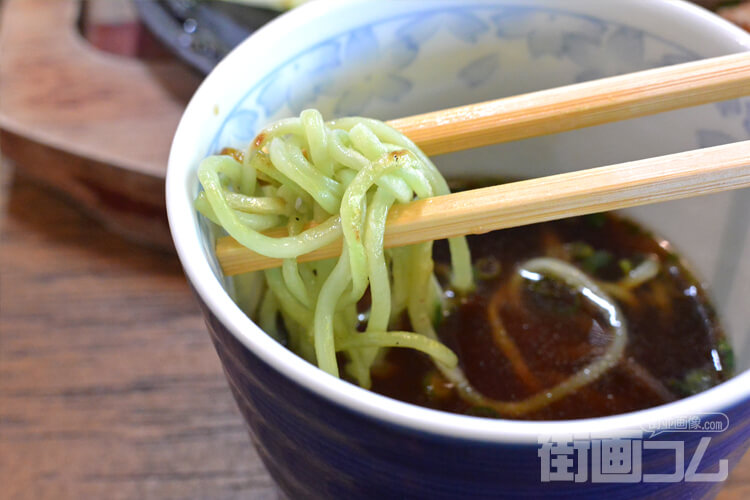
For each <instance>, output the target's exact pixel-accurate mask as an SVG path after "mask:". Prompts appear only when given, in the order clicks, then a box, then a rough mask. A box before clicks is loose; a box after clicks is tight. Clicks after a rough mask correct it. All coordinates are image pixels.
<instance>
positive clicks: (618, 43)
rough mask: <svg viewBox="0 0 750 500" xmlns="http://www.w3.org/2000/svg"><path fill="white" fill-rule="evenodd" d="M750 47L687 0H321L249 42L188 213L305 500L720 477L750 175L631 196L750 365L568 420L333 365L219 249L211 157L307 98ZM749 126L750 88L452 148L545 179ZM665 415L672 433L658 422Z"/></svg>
mask: <svg viewBox="0 0 750 500" xmlns="http://www.w3.org/2000/svg"><path fill="white" fill-rule="evenodd" d="M749 47H750V35H748V34H746V33H745V32H743V31H741V30H739V29H738V28H735V27H733V26H732V25H730V24H728V23H727V22H725V21H723V20H721V19H719V18H717V17H715V16H714V15H712V14H710V13H709V12H707V11H704V10H702V9H700V8H698V7H695V6H693V5H691V4H688V3H685V2H682V1H666V0H663V1H659V0H609V1H607V2H602V1H599V0H588V1H587V0H564V1H563V0H557V1H555V0H497V1H477V0H474V1H463V0H461V1H459V0H443V1H437V0H435V1H429V0H414V1H409V2H404V1H401V2H395V1H392V2H386V1H364V0H353V1H343V0H340V1H327V0H321V1H316V2H313V3H311V4H308V5H306V6H303V7H301V8H299V9H296V10H294V11H292V12H290V13H288V14H286V15H284V16H281V17H280V18H279V19H278V20H275V21H273V22H272V23H271V24H269V25H268V26H267V27H265V28H263V29H261V30H260V31H258V32H257V33H256V34H254V35H253V36H252V37H251V38H250V39H248V40H247V41H246V42H244V43H243V44H242V45H241V46H240V47H238V48H237V49H236V50H235V51H234V52H232V53H231V54H230V55H229V56H228V57H227V58H226V59H225V60H224V61H223V62H222V63H221V64H220V65H219V66H218V67H217V68H216V69H215V70H214V72H213V73H211V75H210V76H209V77H208V79H207V80H206V81H205V82H204V83H203V85H202V86H201V88H200V89H199V90H198V92H197V93H196V94H195V96H194V97H193V99H192V101H191V102H190V105H189V106H188V108H187V110H186V111H185V115H184V116H183V118H182V121H181V122H180V125H179V128H178V130H177V133H176V135H175V139H174V143H173V146H172V151H171V155H170V158H169V170H168V176H167V202H168V210H169V220H170V226H171V230H172V234H173V237H174V241H175V245H176V247H177V250H178V252H179V256H180V259H181V261H182V265H183V267H184V269H185V272H186V274H187V277H188V279H189V281H190V283H191V284H192V286H193V287H194V289H195V291H196V294H197V296H198V298H199V300H200V302H201V305H202V307H203V311H204V313H205V317H206V322H207V324H208V327H209V330H210V332H211V338H212V340H213V342H214V344H215V346H216V350H217V352H218V354H219V357H220V358H221V361H222V363H223V366H224V370H225V372H226V376H227V379H228V381H229V384H230V387H231V389H232V392H233V393H234V396H235V398H236V399H237V402H238V405H239V407H240V409H241V411H242V414H243V415H244V417H245V419H246V420H247V423H248V424H249V428H250V433H251V436H252V438H253V441H254V443H255V445H256V446H257V448H258V451H259V453H260V455H261V457H262V458H263V460H264V462H265V464H266V466H267V467H268V469H269V471H270V472H271V474H272V475H273V477H274V479H275V480H276V481H277V482H278V484H279V485H280V487H281V488H282V490H284V491H285V492H286V493H287V494H288V496H289V497H290V498H294V499H297V498H392V497H397V498H400V497H403V498H430V499H439V498H503V497H508V498H512V497H518V496H524V495H527V496H533V497H541V496H545V495H546V496H557V497H559V496H567V495H575V496H577V497H581V498H583V497H586V498H601V497H602V496H603V495H607V496H608V497H609V498H615V497H617V498H635V497H645V496H651V495H657V494H658V495H666V496H669V497H670V498H686V497H688V496H691V497H703V496H711V495H713V494H715V493H716V492H717V491H718V488H719V487H720V485H721V483H720V482H717V480H720V479H721V478H722V477H724V476H725V473H726V472H727V471H728V470H730V469H731V468H732V466H734V465H735V464H736V463H737V461H738V460H739V459H740V457H741V456H742V454H743V453H744V452H745V450H746V448H747V447H748V443H749V439H750V427H748V422H749V420H748V418H750V403H749V402H748V399H749V398H750V374H749V373H747V372H743V370H745V369H746V368H747V367H748V366H749V365H750V329H748V324H750V308H749V307H748V297H749V296H750V236H748V222H747V216H748V213H750V192H748V191H747V190H745V191H738V192H734V193H727V194H721V195H714V196H709V197H704V198H697V199H690V200H684V201H679V202H672V203H666V204H661V205H657V206H648V207H642V208H638V209H635V210H631V211H630V212H631V213H632V215H633V216H634V217H635V218H637V219H638V220H640V221H642V222H643V223H645V224H646V225H647V226H650V227H652V228H654V229H656V230H657V232H658V233H660V234H662V235H664V236H665V237H666V238H667V239H669V240H671V241H672V242H674V243H675V244H676V246H677V248H678V249H680V251H681V253H682V254H683V255H684V256H685V257H687V259H688V260H689V261H691V262H692V263H693V264H694V266H695V268H696V270H697V272H698V275H699V276H701V278H702V279H703V280H704V281H705V282H706V283H707V285H708V286H709V287H710V289H711V290H712V293H713V296H714V299H715V302H716V305H717V306H718V309H719V313H720V314H721V316H722V318H723V321H724V326H725V327H726V329H727V331H728V333H729V336H730V338H731V341H732V343H733V345H734V348H735V354H736V359H737V365H738V368H737V369H738V373H739V374H738V375H737V376H736V377H734V378H733V379H732V380H730V381H728V382H726V383H724V384H722V385H720V386H718V387H715V388H713V389H711V390H708V391H706V392H704V393H701V394H699V395H696V396H693V397H690V398H687V399H684V400H681V401H678V402H675V403H671V404H668V405H664V406H660V407H657V408H653V409H650V410H646V411H639V412H634V413H629V414H624V415H619V416H613V417H607V418H597V419H587V420H576V421H562V422H519V421H509V420H490V419H482V418H477V417H468V416H459V415H452V414H447V413H442V412H438V411H433V410H428V409H424V408H420V407H416V406H412V405H409V404H405V403H402V402H398V401H394V400H391V399H388V398H385V397H383V396H380V395H377V394H374V393H371V392H368V391H366V390H363V389H360V388H359V387H356V386H354V385H352V384H349V383H347V382H344V381H342V380H339V379H336V378H334V377H331V376H329V375H327V374H325V373H323V372H321V371H320V370H318V369H317V368H316V367H314V366H312V365H310V364H308V363H306V362H305V361H303V360H302V359H300V358H298V357H297V356H295V355H294V354H293V353H291V352H289V351H288V350H286V349H285V348H284V347H282V346H281V345H279V344H278V343H276V342H275V341H274V340H273V339H271V338H270V337H269V336H268V335H266V334H265V333H264V332H263V331H262V330H261V329H260V328H259V327H258V326H257V325H256V324H255V323H253V321H252V320H251V319H249V318H248V317H247V316H246V315H245V314H244V313H243V312H242V311H241V309H240V308H239V307H238V306H237V305H236V304H235V302H234V301H233V300H232V296H233V289H232V283H231V280H228V279H226V278H224V277H223V276H222V274H221V272H220V271H219V267H218V265H217V262H216V258H215V255H214V250H213V248H214V241H215V238H216V235H217V233H216V229H215V228H214V227H212V226H211V225H210V224H207V223H206V222H205V221H204V220H202V219H201V218H200V217H199V216H198V215H197V213H196V212H195V210H194V209H193V207H192V200H193V199H194V197H195V195H196V193H197V192H198V189H199V186H198V181H197V179H196V175H195V173H196V168H197V166H198V163H199V162H200V160H201V159H202V158H204V157H205V156H207V155H209V154H212V153H215V152H217V151H218V150H219V149H220V148H222V147H224V146H245V145H246V144H247V143H248V142H249V141H250V140H251V139H252V138H253V136H254V135H255V134H256V133H257V132H258V131H259V130H260V128H261V127H262V126H263V125H264V124H266V123H268V122H270V121H273V120H276V119H278V118H281V117H286V116H291V115H296V114H298V113H299V111H300V110H302V109H304V108H307V107H315V108H318V109H320V110H321V111H322V112H323V114H324V116H325V117H326V118H333V117H336V116H340V115H351V114H357V115H365V116H371V117H377V118H382V119H389V118H396V117H401V116H406V115H410V114H414V113H420V112H425V111H430V110H435V109H441V108H445V107H449V106H455V105H460V104H468V103H472V102H477V101H482V100H486V99H492V98H498V97H503V96H509V95H513V94H519V93H523V92H529V91H534V90H539V89H544V88H549V87H554V86H559V85H564V84H570V83H574V82H580V81H584V80H589V79H593V78H600V77H604V76H609V75H615V74H620V73H626V72H631V71H635V70H640V69H646V68H652V67H657V66H663V65H668V64H675V63H679V62H684V61H690V60H693V59H699V58H704V57H709V56H716V55H721V54H726V53H731V52H737V51H742V50H747V49H748V48H749ZM748 137H750V100H739V101H733V102H727V103H722V104H716V105H706V106H702V107H699V108H693V109H688V110H681V111H676V112H671V113H667V114H662V115H658V116H654V117H649V118H642V119H637V120H630V121H627V122H622V123H617V124H611V125H606V126H600V127H595V128H591V129H586V130H581V131H576V132H569V133H565V134H559V135H555V136H549V137H543V138H537V139H530V140H525V141H520V142H516V143H511V144H504V145H500V146H494V147H488V148H483V149H478V150H472V151H466V152H463V153H458V154H453V155H447V156H442V157H438V158H436V163H437V164H438V166H439V167H440V168H441V170H443V171H444V172H445V173H446V174H448V175H451V174H460V175H464V176H465V175H477V176H486V175H487V174H493V175H502V176H505V177H511V178H512V177H515V178H518V177H535V176H541V175H547V174H552V173H558V172H564V171H570V170H576V169H582V168H587V167H594V166H600V165H606V164H611V163H616V162H622V161H627V160H635V159H640V158H645V157H650V156H656V155H661V154H667V153H672V152H678V151H683V150H688V149H693V148H698V147H706V146H712V145H717V144H721V143H726V142H732V141H737V140H744V139H747V138H748ZM716 412H720V413H721V414H723V415H718V414H716ZM696 418H697V420H696ZM706 422H708V423H709V424H706ZM711 422H714V423H713V424H712V423H711ZM716 422H720V423H719V424H717V423H716ZM727 423H728V426H727ZM709 427H711V428H709ZM654 429H659V430H661V431H663V432H660V433H656V434H654V433H653V432H646V431H648V430H654ZM709 431H711V432H709ZM652 434H653V435H652ZM706 438H710V439H708V440H707V439H706ZM566 442H567V446H566ZM628 453H629V455H628ZM638 455H640V457H641V460H640V464H639V463H638V460H637V457H638ZM696 457H697V459H696ZM680 458H683V461H682V462H680ZM568 460H569V461H568ZM707 473H713V475H709V476H701V475H700V474H707ZM658 474H661V476H659V475H658ZM670 474H671V475H670ZM696 474H697V475H696Z"/></svg>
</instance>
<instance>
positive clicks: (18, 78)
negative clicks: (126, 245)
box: [0, 0, 201, 248]
mask: <svg viewBox="0 0 750 500" xmlns="http://www.w3.org/2000/svg"><path fill="white" fill-rule="evenodd" d="M82 6H83V5H82V2H81V0H54V1H49V0H5V2H3V4H2V12H1V15H2V18H0V47H2V50H0V148H1V149H2V152H3V154H4V155H5V156H6V157H8V158H10V159H11V160H13V161H14V162H15V163H16V164H17V166H18V167H19V169H20V170H21V171H23V172H24V173H26V174H28V175H30V176H32V177H33V178H35V179H38V180H39V181H42V182H44V183H46V184H48V185H50V186H52V187H54V188H55V189H57V190H59V191H62V192H64V193H66V194H67V195H69V196H70V197H72V198H73V199H74V200H75V201H76V202H78V203H80V204H81V205H82V206H83V207H85V208H86V209H87V210H88V211H89V212H90V213H92V214H93V215H94V216H96V217H97V218H98V219H100V220H101V221H103V222H104V223H105V224H106V225H107V226H109V227H111V228H112V229H114V230H116V231H117V232H120V233H122V234H124V235H126V236H128V237H130V238H132V239H135V240H138V241H141V242H144V243H149V244H153V245H157V246H160V247H164V248H171V246H172V243H171V238H170V236H169V231H168V228H167V222H166V212H165V205H164V176H165V171H166V165H167V156H168V151H169V146H170V143H171V139H172V135H173V133H174V130H175V128H176V126H177V122H178V120H179V118H180V115H181V113H182V110H183V108H184V106H185V103H186V102H187V101H188V99H189V98H190V96H191V95H192V93H193V91H194V90H195V89H196V88H197V86H198V84H199V83H200V80H201V77H200V76H198V75H197V74H195V73H193V72H192V71H191V70H189V69H187V68H186V67H184V65H182V64H181V63H179V62H177V61H175V60H173V59H164V58H156V59H151V60H139V59H136V58H129V57H125V56H120V55H115V54H111V53H106V52H102V51H99V50H97V49H95V48H94V47H92V46H91V45H90V44H89V43H88V41H87V40H85V39H84V37H83V36H82V35H81V33H80V31H79V20H80V19H81V9H82Z"/></svg>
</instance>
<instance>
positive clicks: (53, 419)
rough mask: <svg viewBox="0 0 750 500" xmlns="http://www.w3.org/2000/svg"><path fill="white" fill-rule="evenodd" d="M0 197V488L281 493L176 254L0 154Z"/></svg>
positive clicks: (15, 491)
mask: <svg viewBox="0 0 750 500" xmlns="http://www.w3.org/2000/svg"><path fill="white" fill-rule="evenodd" d="M0 207H2V208H1V209H0V210H1V212H0V214H1V217H2V222H0V224H1V226H0V227H1V231H2V235H1V236H0V498H1V499H3V500H11V499H60V500H66V499H136V498H154V499H186V498H194V499H209V498H217V499H230V498H252V499H256V498H257V499H269V500H270V499H276V498H278V495H277V493H276V489H275V486H274V485H273V483H272V482H271V479H270V477H269V476H268V474H267V473H266V471H265V469H264V467H263V465H262V464H261V462H260V460H259V458H258V456H257V455H256V453H255V450H254V449H253V447H252V445H251V443H250V439H249V437H248V434H247V432H246V430H245V425H244V423H243V421H242V418H241V416H240V414H239V411H238V410H237V409H236V407H235V403H234V400H233V399H232V397H231V395H230V393H229V389H228V387H227V383H226V381H225V379H224V375H223V373H222V371H221V367H220V364H219V360H218V358H217V356H216V354H215V352H214V349H213V347H212V345H211V343H210V340H209V337H208V334H207V333H206V330H205V328H204V325H203V320H202V317H201V314H200V312H199V310H198V305H197V303H196V302H195V300H194V299H193V297H192V295H191V292H190V290H189V289H188V286H187V283H186V281H185V278H184V276H183V274H182V271H181V269H180V266H179V263H178V261H177V258H176V256H175V255H173V254H171V253H165V252H160V251H156V250H148V249H144V248H142V247H140V246H137V245H135V244H132V243H128V242H127V241H125V240H123V239H122V238H120V237H118V236H114V235H112V234H111V233H110V232H108V231H107V230H105V229H104V228H103V227H101V226H100V225H99V224H97V223H96V222H94V221H92V220H91V219H90V218H89V217H87V216H85V215H84V214H82V213H80V212H79V211H78V210H77V209H74V208H73V207H72V206H69V204H68V202H67V201H65V200H62V199H60V198H58V196H57V195H53V194H51V193H49V192H47V191H46V190H45V189H44V188H40V187H37V186H36V184H33V183H31V182H30V181H29V180H27V179H24V178H21V177H18V176H16V175H13V173H12V172H11V170H10V168H9V166H8V165H7V163H6V164H3V167H2V188H1V190H0Z"/></svg>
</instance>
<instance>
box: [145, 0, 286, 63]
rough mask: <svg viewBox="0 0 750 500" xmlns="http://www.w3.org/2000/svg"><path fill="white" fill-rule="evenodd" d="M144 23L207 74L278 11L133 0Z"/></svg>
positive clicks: (171, 0) (210, 3)
mask: <svg viewBox="0 0 750 500" xmlns="http://www.w3.org/2000/svg"><path fill="white" fill-rule="evenodd" d="M133 2H134V3H135V6H136V8H137V9H138V14H139V16H140V18H141V20H142V21H143V23H144V24H145V25H146V26H147V27H148V28H149V30H150V31H151V32H152V33H153V34H154V35H156V37H157V38H158V39H159V40H160V41H161V42H162V43H164V44H165V45H166V46H167V47H169V48H170V49H171V50H172V51H173V52H174V53H175V54H176V55H177V56H178V57H180V58H181V59H182V60H183V61H185V62H187V63H188V64H190V65H191V66H193V67H194V68H196V69H197V70H198V71H200V72H202V73H204V74H207V73H208V72H210V71H211V70H212V69H213V67H214V66H216V64H217V63H218V62H219V61H220V60H221V59H222V58H224V56H225V55H227V54H228V53H229V51H231V50H232V49H233V48H234V47H236V46H237V45H238V44H239V43H240V42H241V41H242V40H244V39H245V38H247V37H248V36H250V34H252V33H253V32H254V31H255V30H257V29H258V28H260V27H261V26H263V25H264V24H266V23H267V22H268V21H270V20H271V19H273V18H274V17H276V16H277V15H279V12H277V11H274V10H268V9H261V8H258V7H248V6H244V5H238V4H235V3H230V2H222V1H205V0H202V1H199V0H133Z"/></svg>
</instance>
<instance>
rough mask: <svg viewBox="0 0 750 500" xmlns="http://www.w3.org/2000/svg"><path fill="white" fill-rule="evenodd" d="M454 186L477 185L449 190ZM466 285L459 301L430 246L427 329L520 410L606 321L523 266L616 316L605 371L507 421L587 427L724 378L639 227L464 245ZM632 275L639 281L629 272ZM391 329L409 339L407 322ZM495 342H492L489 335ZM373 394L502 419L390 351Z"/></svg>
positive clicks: (606, 335) (596, 347) (525, 230)
mask: <svg viewBox="0 0 750 500" xmlns="http://www.w3.org/2000/svg"><path fill="white" fill-rule="evenodd" d="M458 187H459V188H463V189H467V188H470V187H471V188H473V187H479V186H478V185H475V183H472V185H470V186H469V185H467V183H458ZM468 239H469V246H470V248H471V253H472V259H473V263H474V272H475V278H476V282H477V287H476V290H475V291H474V292H472V293H470V294H468V295H465V296H459V295H458V294H455V293H453V292H452V291H451V290H450V288H448V285H447V283H446V281H445V277H446V276H447V274H446V272H444V268H445V263H446V262H447V257H448V256H447V251H446V247H445V245H442V244H436V246H435V260H436V274H437V276H438V278H439V279H440V281H441V284H443V285H445V286H446V294H447V296H448V297H449V299H448V306H447V308H444V311H442V314H441V316H442V318H441V320H440V321H439V324H438V327H437V330H438V335H439V337H440V340H441V341H443V342H444V343H445V344H446V345H447V346H448V347H450V348H451V349H453V350H454V352H455V353H456V354H457V355H458V357H459V359H460V366H461V367H462V368H463V370H464V372H465V374H466V377H467V378H468V380H469V381H470V382H471V384H472V385H473V386H474V387H475V388H476V389H477V390H478V391H480V392H481V393H482V395H484V396H486V397H487V398H491V399H492V400H499V401H503V402H505V401H520V400H524V399H526V398H529V397H531V396H532V395H534V394H536V393H539V392H540V391H541V392H542V393H543V392H544V391H545V390H547V389H549V388H551V387H553V386H555V385H557V384H560V383H561V382H563V381H564V380H565V379H567V378H569V377H571V376H572V375H574V374H575V373H576V372H578V371H579V370H581V369H582V368H584V367H586V366H587V365H589V364H590V363H592V361H594V360H596V359H597V358H599V357H601V356H602V355H603V354H604V352H605V351H606V350H607V347H608V345H610V343H611V341H612V337H613V329H612V327H611V326H610V324H609V323H608V319H607V317H606V315H605V314H602V311H601V310H600V309H598V308H597V307H594V306H592V303H591V301H589V300H586V298H585V297H584V296H582V294H581V293H579V292H578V291H576V290H573V289H572V288H571V287H569V286H567V284H565V283H563V282H562V281H560V280H557V279H554V278H550V277H546V276H542V277H541V279H539V278H540V277H539V276H537V277H536V278H537V279H536V280H533V279H527V278H525V277H524V276H523V273H519V267H520V266H521V265H522V264H523V263H524V262H525V261H528V259H531V258H534V257H553V258H555V259H560V260H562V261H565V262H568V263H570V264H573V265H574V266H575V267H577V268H579V269H580V270H582V271H584V272H585V273H586V274H587V275H588V276H590V277H591V278H593V279H594V280H595V281H596V283H598V284H599V286H600V287H601V288H602V289H603V290H605V291H606V292H607V294H608V296H609V297H611V298H612V300H614V301H615V302H616V304H617V305H618V306H619V308H620V310H621V311H622V314H623V316H624V318H625V321H626V322H627V330H628V333H627V345H626V348H625V352H624V355H623V357H622V358H621V359H620V360H619V362H617V364H616V365H615V366H614V368H612V369H610V370H609V371H608V372H607V373H605V374H604V375H602V376H601V378H599V379H598V380H596V381H595V382H593V383H590V384H589V385H585V386H583V387H581V388H579V389H577V390H576V391H575V392H574V393H572V394H570V395H568V396H567V397H564V398H562V399H560V400H558V401H556V402H553V403H552V404H550V405H548V406H545V407H542V408H540V409H538V410H535V411H531V412H528V413H525V414H522V415H511V417H512V418H524V419H531V420H542V419H544V420H556V419H575V418H585V417H598V416H605V415H612V414H617V413H623V412H628V411H634V410H639V409H643V408H648V407H651V406H656V405H659V404H662V403H665V402H668V401H672V400H675V399H680V398H683V397H686V396H689V395H691V394H695V393H696V392H700V391H702V390H705V389H707V388H709V387H712V386H714V385H716V384H718V383H720V382H721V381H724V380H726V379H727V378H728V377H729V376H731V372H732V368H733V367H732V352H731V349H730V348H729V345H728V343H727V341H726V339H725V337H724V334H723V332H722V329H721V327H720V325H719V323H718V320H717V318H716V314H715V312H714V308H713V307H712V306H711V304H710V303H709V301H708V298H707V294H706V291H705V290H704V289H703V288H702V286H701V284H700V283H698V282H697V281H696V280H695V278H694V277H693V276H692V275H691V273H690V272H689V271H688V270H687V269H686V268H685V267H684V265H683V263H682V262H681V260H680V258H679V257H678V256H677V255H676V254H675V253H674V252H673V251H672V250H671V249H670V246H669V245H668V244H667V243H666V242H664V241H663V240H659V239H657V238H655V237H654V236H653V235H652V234H650V233H649V232H648V231H646V230H644V229H643V228H641V227H640V226H639V225H638V224H636V223H634V222H632V221H630V220H628V219H626V218H623V217H620V216H617V215H614V214H611V213H607V214H595V215H590V216H583V217H575V218H570V219H565V220H560V221H553V222H547V223H542V224H536V225H532V226H526V227H520V228H513V229H506V230H503V231H497V232H493V233H489V234H484V235H477V236H470V237H469V238H468ZM639 273H640V274H641V276H638V274H639ZM403 321H404V322H405V324H403V325H399V327H400V328H405V329H408V328H409V325H408V320H407V319H406V318H403ZM498 332H500V333H498ZM372 389H373V390H374V391H376V392H379V393H381V394H384V395H388V396H391V397H393V398H396V399H399V400H403V401H407V402H411V403H415V404H418V405H421V406H426V407H430V408H435V409H440V410H445V411H450V412H456V413H464V414H470V415H480V416H486V417H503V416H506V417H507V416H508V415H502V414H501V413H499V412H498V411H496V410H495V409H493V408H492V407H490V406H483V405H481V404H471V403H470V402H467V401H466V398H461V397H460V396H459V394H458V393H457V391H456V390H455V387H454V384H453V383H452V382H450V381H449V380H447V379H446V378H445V377H444V376H443V375H442V374H441V373H440V372H439V371H438V370H436V369H435V365H434V364H433V363H432V362H431V361H430V360H429V358H427V357H426V356H425V355H424V354H422V353H419V352H417V351H413V350H408V349H391V350H390V351H389V352H388V354H387V355H386V356H385V357H384V358H383V360H382V361H381V362H380V363H379V364H378V365H376V366H375V367H374V368H373V386H372Z"/></svg>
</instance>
